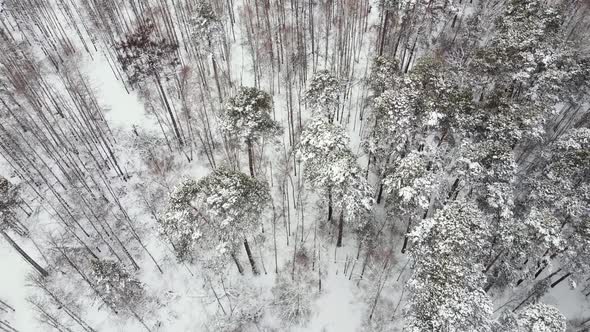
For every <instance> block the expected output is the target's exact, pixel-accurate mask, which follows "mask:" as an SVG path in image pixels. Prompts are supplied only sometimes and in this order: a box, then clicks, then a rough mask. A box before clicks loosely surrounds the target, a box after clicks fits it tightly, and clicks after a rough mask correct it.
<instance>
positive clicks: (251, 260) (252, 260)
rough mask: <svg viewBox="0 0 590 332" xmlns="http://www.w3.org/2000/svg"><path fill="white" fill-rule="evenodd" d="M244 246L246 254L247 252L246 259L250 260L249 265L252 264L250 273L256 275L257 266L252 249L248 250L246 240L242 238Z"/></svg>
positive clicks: (248, 246)
mask: <svg viewBox="0 0 590 332" xmlns="http://www.w3.org/2000/svg"><path fill="white" fill-rule="evenodd" d="M244 248H246V254H248V260H249V261H250V265H251V266H252V273H254V274H255V275H258V274H259V272H258V268H256V262H255V261H254V256H253V255H252V251H251V250H250V245H249V244H248V240H246V239H244Z"/></svg>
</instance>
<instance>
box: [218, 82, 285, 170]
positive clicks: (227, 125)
mask: <svg viewBox="0 0 590 332" xmlns="http://www.w3.org/2000/svg"><path fill="white" fill-rule="evenodd" d="M271 111H272V98H271V96H270V95H269V94H268V93H266V92H264V91H261V90H258V89H256V88H249V87H240V88H239V90H238V93H237V94H236V95H235V96H233V97H231V98H230V99H229V100H228V102H227V105H226V107H225V108H224V109H223V112H222V114H221V128H222V130H223V131H224V132H225V133H226V134H227V135H229V136H230V137H234V138H237V139H239V140H243V141H244V143H245V144H246V148H247V151H248V166H249V170H250V176H254V150H253V149H254V143H256V142H257V141H258V140H259V139H262V138H272V137H275V136H278V135H280V134H281V132H282V128H281V126H280V124H279V123H278V122H277V121H275V120H273V119H272V118H271Z"/></svg>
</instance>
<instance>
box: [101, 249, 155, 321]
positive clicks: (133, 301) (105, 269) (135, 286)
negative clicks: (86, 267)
mask: <svg viewBox="0 0 590 332" xmlns="http://www.w3.org/2000/svg"><path fill="white" fill-rule="evenodd" d="M89 278H90V280H91V281H92V282H93V283H94V286H95V289H96V291H97V292H98V293H99V294H100V295H101V298H102V299H103V300H104V301H105V303H106V304H107V305H108V306H109V307H111V308H113V310H116V311H119V310H121V309H122V310H130V311H133V312H134V311H135V308H136V307H137V306H138V305H139V304H140V303H141V302H142V301H143V300H144V299H145V290H144V288H143V284H142V283H141V282H140V281H139V280H137V278H135V277H134V276H133V275H131V274H129V272H127V271H126V270H125V268H124V267H123V266H121V264H119V263H118V262H116V261H114V260H108V259H94V260H92V261H91V263H90V273H89Z"/></svg>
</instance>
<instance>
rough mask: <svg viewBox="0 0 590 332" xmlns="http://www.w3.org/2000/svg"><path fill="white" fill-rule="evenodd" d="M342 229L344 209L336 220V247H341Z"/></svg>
mask: <svg viewBox="0 0 590 332" xmlns="http://www.w3.org/2000/svg"><path fill="white" fill-rule="evenodd" d="M343 231H344V211H342V212H340V219H339V220H338V242H336V247H342V232H343Z"/></svg>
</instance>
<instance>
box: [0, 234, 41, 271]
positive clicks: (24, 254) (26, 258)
mask: <svg viewBox="0 0 590 332" xmlns="http://www.w3.org/2000/svg"><path fill="white" fill-rule="evenodd" d="M1 232H2V236H4V238H5V239H6V241H8V243H10V245H11V246H12V247H13V248H14V249H15V250H16V251H18V253H19V254H20V255H21V256H22V257H23V258H24V259H25V260H26V261H27V262H29V264H31V265H32V266H33V267H34V268H35V269H36V270H37V271H38V272H39V273H40V274H41V275H42V276H43V277H47V276H48V275H49V273H47V271H46V270H45V269H44V268H42V267H41V265H39V264H37V262H35V260H34V259H33V258H31V256H29V255H28V254H27V253H26V252H25V251H24V250H23V249H22V248H21V247H19V245H18V244H16V242H14V240H12V239H11V238H10V236H9V235H8V234H6V232H4V231H1Z"/></svg>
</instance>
